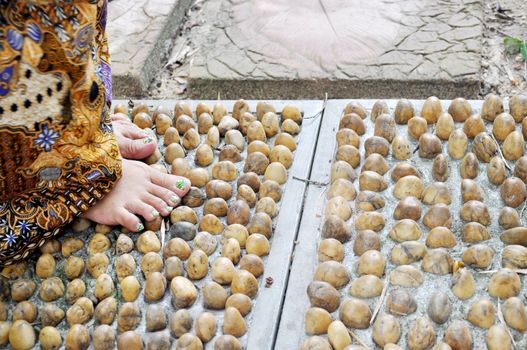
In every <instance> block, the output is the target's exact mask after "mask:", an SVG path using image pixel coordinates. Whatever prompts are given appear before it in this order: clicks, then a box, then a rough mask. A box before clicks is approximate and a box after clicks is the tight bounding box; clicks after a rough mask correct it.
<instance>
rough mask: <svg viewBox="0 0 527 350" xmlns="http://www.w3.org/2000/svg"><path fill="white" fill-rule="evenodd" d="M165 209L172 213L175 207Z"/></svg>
mask: <svg viewBox="0 0 527 350" xmlns="http://www.w3.org/2000/svg"><path fill="white" fill-rule="evenodd" d="M165 209H166V210H167V211H168V212H171V211H172V210H174V207H170V206H167V207H166V208H165Z"/></svg>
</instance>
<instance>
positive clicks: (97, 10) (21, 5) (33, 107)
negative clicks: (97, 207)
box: [0, 0, 121, 265]
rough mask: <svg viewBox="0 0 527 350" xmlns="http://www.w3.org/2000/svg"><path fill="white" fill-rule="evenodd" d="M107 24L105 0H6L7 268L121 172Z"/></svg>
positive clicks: (2, 173)
mask: <svg viewBox="0 0 527 350" xmlns="http://www.w3.org/2000/svg"><path fill="white" fill-rule="evenodd" d="M105 24H106V3H105V1H98V2H97V1H5V0H4V1H2V0H0V265H7V264H9V263H11V262H13V261H15V260H18V259H21V258H24V257H26V256H27V255H28V254H29V253H30V252H31V250H33V249H35V248H37V247H38V246H40V245H41V244H43V243H44V240H45V239H46V238H49V237H51V236H53V235H55V234H57V233H58V232H59V230H60V228H61V227H63V226H64V225H66V224H67V223H69V222H71V220H72V219H73V218H74V217H75V216H76V215H78V214H80V213H82V212H83V211H86V210H87V209H88V208H89V207H91V206H92V205H93V204H95V202H96V201H97V200H99V199H101V198H102V197H103V196H104V194H106V193H107V192H108V191H109V190H110V189H111V188H112V186H113V185H114V183H115V182H116V181H117V180H118V179H119V177H120V175H121V161H120V154H119V150H118V147H117V142H116V140H115V137H114V135H113V132H112V127H111V121H110V119H109V113H108V108H109V100H110V94H111V81H110V77H109V64H108V63H109V62H108V59H109V56H108V49H107V45H106V37H105V35H104V26H105Z"/></svg>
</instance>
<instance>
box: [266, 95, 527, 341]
mask: <svg viewBox="0 0 527 350" xmlns="http://www.w3.org/2000/svg"><path fill="white" fill-rule="evenodd" d="M348 102H350V100H332V101H329V102H328V104H327V107H326V112H325V113H324V116H323V120H322V125H321V128H320V134H319V139H318V144H319V145H318V146H317V147H316V154H315V158H314V166H313V172H312V174H311V178H310V179H311V180H313V181H317V182H321V183H328V182H329V181H330V176H331V175H330V174H331V164H332V161H333V158H334V154H335V150H336V140H335V132H336V131H337V130H338V125H339V120H340V117H341V116H342V111H343V109H344V107H345V106H346V104H347V103H348ZM358 102H360V103H361V104H362V105H363V106H364V107H365V108H366V110H367V111H368V114H369V113H370V112H371V108H372V106H373V104H374V102H375V100H359V101H358ZM386 102H387V104H388V106H389V108H390V111H391V113H392V114H393V112H394V109H395V106H396V103H397V101H396V100H387V101H386ZM411 102H412V104H413V106H414V109H415V110H416V111H420V110H421V107H422V103H423V101H417V100H413V101H411ZM469 102H470V103H471V105H472V109H473V112H474V113H479V112H480V111H481V107H482V102H483V101H474V100H472V101H469ZM449 104H450V101H442V106H443V110H445V109H447V108H448V106H449ZM505 105H507V103H505ZM364 121H365V126H366V133H365V134H364V135H363V136H361V145H360V152H361V155H363V154H364V140H365V139H367V138H368V137H370V136H372V135H373V133H374V125H373V123H372V122H371V119H370V118H369V117H368V118H367V119H365V120H364ZM455 126H456V128H457V129H459V128H462V127H463V124H462V123H456V125H455ZM485 126H486V130H487V132H488V133H491V132H492V123H488V122H487V123H486V125H485ZM429 130H430V131H431V130H432V126H429ZM397 134H398V135H407V125H398V126H397ZM408 138H409V137H408ZM409 141H410V149H415V148H416V147H417V145H418V142H417V141H416V140H413V139H411V138H409ZM322 143H323V144H324V147H321V144H322ZM442 144H443V146H442V147H443V154H446V155H447V157H448V154H447V149H446V148H447V147H446V141H445V142H443V143H442ZM471 144H472V140H470V142H469V146H468V148H467V150H470V149H471ZM363 159H364V158H363ZM385 159H386V161H387V162H388V165H389V167H390V169H393V165H394V164H396V163H398V162H401V161H397V160H396V159H395V158H394V157H393V156H392V155H391V154H390V155H388V156H387V157H386V158H385ZM408 162H409V163H410V164H412V165H414V166H415V167H416V168H417V169H419V170H420V171H421V173H422V175H423V181H424V184H425V186H427V185H428V184H430V183H432V182H434V181H435V180H434V179H433V178H432V171H431V169H432V163H433V160H427V159H421V158H419V157H418V155H417V153H415V154H413V156H412V157H411V158H410V159H409V161H408ZM363 163H364V162H362V164H361V166H362V165H363ZM460 163H461V160H454V159H452V158H450V157H448V166H449V177H448V179H447V180H446V182H445V184H446V185H447V187H448V189H449V192H450V194H451V196H452V203H451V205H450V206H449V209H450V211H451V213H452V218H453V223H452V227H451V231H452V232H453V233H454V234H455V235H456V240H457V244H456V246H455V247H453V248H451V249H448V253H449V254H450V255H451V257H452V259H453V260H455V261H461V256H462V254H463V252H464V251H465V250H466V249H467V248H468V247H469V246H471V245H472V244H470V243H467V242H462V241H461V238H460V235H461V232H462V231H463V224H464V222H463V221H462V220H461V218H460V216H459V209H460V207H461V205H462V200H461V195H460V190H459V189H460V184H461V181H462V179H461V176H460V174H459V168H460ZM508 163H509V165H510V166H511V167H512V168H514V162H511V161H509V162H508ZM355 170H356V173H357V174H360V172H361V168H360V166H359V167H358V168H356V169H355ZM389 176H390V175H389V173H387V174H385V176H384V178H385V180H386V181H387V182H388V188H387V189H386V190H384V191H382V192H381V195H382V196H383V198H384V199H385V201H386V205H385V207H384V208H382V209H379V210H378V212H379V213H380V214H382V215H383V217H384V218H385V221H386V224H385V226H384V228H383V229H382V230H381V231H379V232H378V234H379V237H380V239H381V253H382V254H383V256H384V258H385V261H386V268H385V273H384V276H382V281H383V283H386V282H387V275H388V274H389V273H390V272H391V271H393V269H394V268H395V267H396V265H394V264H393V262H392V261H391V259H390V253H391V249H392V248H393V247H394V245H395V244H396V243H397V242H394V241H393V240H391V239H390V237H389V235H388V233H389V231H390V230H391V228H392V227H393V224H394V222H395V220H394V218H393V210H394V208H395V205H396V204H397V202H398V200H397V199H396V198H395V197H394V195H393V193H392V192H393V187H394V182H393V181H392V180H390V177H389ZM474 180H475V181H476V182H477V183H479V184H480V185H481V186H482V188H484V190H485V199H484V203H485V205H486V206H487V207H488V210H489V213H490V217H491V224H490V225H489V226H488V231H489V233H490V236H491V237H490V239H489V240H486V241H484V242H481V243H483V244H484V245H486V246H488V247H491V249H492V250H493V251H494V252H495V254H494V256H493V258H492V262H491V264H490V266H488V268H486V269H485V270H495V269H499V268H501V267H502V262H501V253H500V252H501V251H502V250H503V248H504V247H505V246H504V244H503V242H502V241H501V240H500V237H499V233H500V232H502V231H503V229H502V228H501V227H500V225H499V223H498V216H499V211H500V209H502V207H503V205H504V204H503V202H502V200H501V197H500V194H499V186H495V185H493V184H492V183H490V182H489V180H488V178H487V164H485V163H483V162H480V163H479V169H478V176H477V177H476V178H475V179H474ZM354 186H355V188H356V189H357V190H358V179H357V180H356V181H355V182H354ZM327 190H328V189H327V188H326V187H325V186H317V185H315V184H310V185H309V187H308V190H307V195H306V205H305V207H304V212H303V215H302V221H301V224H300V229H299V234H298V238H297V242H298V244H297V245H296V246H295V252H294V259H293V263H292V266H291V274H290V276H291V277H290V279H289V283H288V288H287V293H286V299H285V302H284V309H283V311H282V317H281V321H280V325H279V332H278V336H277V339H276V345H275V348H276V349H299V348H300V344H301V343H302V341H304V340H305V339H307V337H308V335H307V334H306V332H305V313H306V311H307V309H308V308H309V307H310V302H309V299H308V296H307V292H306V291H307V286H308V285H309V283H310V282H311V281H312V280H313V274H314V271H315V269H316V267H317V266H318V264H319V262H318V255H317V249H318V245H319V243H320V240H321V239H322V238H321V227H322V224H323V218H324V209H325V206H326V199H325V195H326V193H327ZM349 203H350V206H351V208H352V210H353V216H352V218H351V219H350V220H349V221H348V222H347V224H348V225H350V226H351V228H352V231H353V236H352V239H351V240H350V241H349V242H346V243H344V251H345V257H344V260H343V265H344V266H345V268H346V270H347V271H348V273H349V275H350V279H351V281H354V280H356V279H357V278H358V277H359V275H358V273H357V271H356V270H357V262H358V257H357V256H355V254H354V253H353V245H354V241H355V238H356V233H357V231H356V230H355V228H354V226H353V223H354V221H355V219H356V217H357V214H358V210H356V209H355V207H354V202H353V201H351V202H349ZM428 208H429V206H427V205H423V214H424V213H425V212H426V210H427V209H428ZM520 208H521V207H520ZM520 208H518V209H520ZM518 211H520V210H518ZM418 223H419V225H420V227H421V229H422V230H423V235H422V237H421V238H420V239H419V241H420V242H425V240H426V238H427V235H428V232H429V229H428V228H426V227H425V226H424V225H423V224H422V221H421V220H419V222H418ZM411 265H412V266H414V267H416V268H417V269H419V270H421V262H419V261H418V262H414V263H411ZM465 268H466V269H469V270H470V271H471V273H472V274H473V276H474V279H475V289H476V292H475V294H474V296H473V297H471V298H470V299H468V300H460V299H458V298H457V297H456V296H454V295H453V293H452V290H451V283H452V274H448V275H443V276H439V275H434V274H431V273H424V272H423V276H424V282H423V283H422V285H420V286H419V287H417V288H408V289H407V290H408V291H409V292H410V293H411V294H412V296H413V297H414V298H415V301H416V304H417V310H416V312H415V313H411V314H409V315H400V316H397V319H398V321H399V322H400V328H401V337H400V339H399V340H398V343H397V345H399V346H400V347H401V348H403V349H408V345H407V335H408V331H409V329H410V326H411V325H412V324H413V322H414V321H415V320H416V318H417V317H420V316H425V317H426V315H427V311H426V310H427V303H428V300H429V298H430V295H431V293H433V292H435V291H441V292H444V293H445V294H446V295H447V296H448V297H449V300H450V302H451V303H452V314H451V316H450V318H449V320H448V321H447V322H446V323H445V324H441V325H440V324H434V330H435V332H436V335H437V342H439V341H442V340H443V337H444V334H445V330H446V329H447V327H448V326H449V325H450V324H451V323H452V321H453V320H464V322H465V324H466V325H467V326H468V327H469V329H470V332H471V334H472V338H473V340H474V349H485V348H486V345H485V335H486V332H487V330H485V329H482V328H478V327H476V326H474V325H472V324H471V323H469V322H468V321H466V320H465V318H466V315H467V313H468V309H469V307H470V305H472V304H473V303H474V302H475V301H477V300H478V299H480V298H487V299H489V300H491V302H492V303H493V304H494V307H495V309H496V310H497V303H498V302H499V301H498V300H497V299H496V298H492V297H490V296H489V294H488V292H487V286H488V283H489V280H490V278H491V276H492V274H489V273H481V272H482V270H481V269H478V268H475V267H474V266H467V267H465ZM520 278H521V280H522V283H525V277H523V276H520ZM398 288H401V287H397V286H395V285H390V286H389V287H388V293H387V295H389V294H390V292H391V291H393V290H395V289H398ZM349 289H350V284H347V285H346V286H344V287H342V288H340V289H339V293H340V295H341V305H342V303H343V302H344V301H345V300H348V299H350V298H351V295H350V292H349ZM519 297H520V298H523V297H524V292H523V290H522V293H521V294H520V295H519ZM379 299H380V298H379V297H375V298H365V299H362V300H364V301H365V302H366V303H367V304H368V305H369V307H370V309H371V310H372V312H373V310H374V309H375V308H376V306H377V305H378V303H379ZM501 303H503V301H501ZM502 305H503V304H502ZM383 313H388V311H387V308H386V300H385V302H384V305H383V306H382V307H381V309H380V313H379V314H380V315H382V314H383ZM332 317H333V319H335V320H338V319H340V318H339V311H338V310H337V311H335V312H334V313H332ZM353 332H354V333H355V334H356V335H357V336H358V337H359V338H360V339H361V340H362V341H363V342H364V343H365V344H366V345H367V346H368V347H369V349H379V347H377V346H376V345H375V344H374V342H373V340H372V327H371V326H370V327H369V328H367V329H353ZM511 332H512V335H513V337H514V339H515V341H516V345H517V346H516V348H518V349H520V348H521V349H523V348H525V346H526V341H527V338H525V337H524V335H523V333H520V332H517V331H515V330H513V329H511ZM323 336H324V337H326V335H323ZM354 343H355V344H356V343H357V342H354Z"/></svg>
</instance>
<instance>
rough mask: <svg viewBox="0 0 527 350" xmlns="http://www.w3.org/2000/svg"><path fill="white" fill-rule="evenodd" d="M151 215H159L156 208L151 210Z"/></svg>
mask: <svg viewBox="0 0 527 350" xmlns="http://www.w3.org/2000/svg"><path fill="white" fill-rule="evenodd" d="M152 216H153V217H155V218H157V217H158V216H159V212H158V211H157V210H152Z"/></svg>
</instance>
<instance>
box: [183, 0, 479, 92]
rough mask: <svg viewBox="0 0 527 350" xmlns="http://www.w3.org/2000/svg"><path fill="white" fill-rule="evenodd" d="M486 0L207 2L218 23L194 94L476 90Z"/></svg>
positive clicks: (196, 71) (194, 75) (197, 61)
mask: <svg viewBox="0 0 527 350" xmlns="http://www.w3.org/2000/svg"><path fill="white" fill-rule="evenodd" d="M218 1H219V0H212V1H210V3H216V7H217V2H218ZM482 3H483V0H468V1H464V2H463V3H457V2H452V3H449V2H445V1H436V0H274V1H268V0H244V1H241V0H225V1H223V3H222V5H221V7H220V10H219V11H218V10H217V8H216V7H214V6H211V5H209V11H210V12H209V14H207V15H206V18H207V20H208V21H212V25H211V29H210V31H209V32H208V33H207V38H206V40H204V43H203V44H202V45H201V47H200V50H199V51H198V53H197V54H196V56H195V57H194V61H193V65H192V68H191V70H190V81H189V94H190V95H191V96H193V97H198V96H199V97H200V98H214V97H215V96H217V93H218V92H221V96H222V97H225V98H239V97H244V98H255V99H272V98H321V97H322V96H323V94H324V92H328V93H329V95H330V97H333V98H359V97H373V96H383V97H384V98H390V97H400V96H402V95H404V96H408V97H412V98H424V97H427V96H429V95H438V96H440V97H442V98H454V97H457V96H458V95H463V96H465V97H467V98H471V97H475V96H477V94H478V92H479V80H480V77H479V70H480V56H481V43H480V41H479V40H478V39H479V38H480V37H481V34H482V16H483V4H482ZM213 9H214V10H213ZM205 11H207V8H205Z"/></svg>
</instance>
